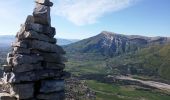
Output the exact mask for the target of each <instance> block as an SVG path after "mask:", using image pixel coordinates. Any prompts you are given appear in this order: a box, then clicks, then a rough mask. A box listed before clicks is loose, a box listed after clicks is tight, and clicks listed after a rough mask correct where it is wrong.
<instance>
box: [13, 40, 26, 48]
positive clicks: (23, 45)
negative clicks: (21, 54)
mask: <svg viewBox="0 0 170 100" xmlns="http://www.w3.org/2000/svg"><path fill="white" fill-rule="evenodd" d="M12 47H20V48H27V42H26V41H20V42H19V41H16V42H13V43H12Z"/></svg>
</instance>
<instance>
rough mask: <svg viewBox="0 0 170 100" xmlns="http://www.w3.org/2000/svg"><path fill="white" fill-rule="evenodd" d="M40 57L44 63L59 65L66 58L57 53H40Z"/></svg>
mask: <svg viewBox="0 0 170 100" xmlns="http://www.w3.org/2000/svg"><path fill="white" fill-rule="evenodd" d="M41 56H42V57H43V59H44V61H46V62H51V63H59V64H61V63H63V62H65V61H66V58H65V57H64V56H63V55H61V54H58V53H41Z"/></svg>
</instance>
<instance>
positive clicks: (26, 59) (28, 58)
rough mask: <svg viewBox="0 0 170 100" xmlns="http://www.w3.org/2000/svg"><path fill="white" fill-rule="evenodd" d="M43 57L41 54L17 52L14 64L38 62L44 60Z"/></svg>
mask: <svg viewBox="0 0 170 100" xmlns="http://www.w3.org/2000/svg"><path fill="white" fill-rule="evenodd" d="M42 60H43V58H42V57H41V56H39V55H22V54H16V55H15V56H14V57H13V65H14V66H17V65H21V64H36V63H38V62H40V61H42Z"/></svg>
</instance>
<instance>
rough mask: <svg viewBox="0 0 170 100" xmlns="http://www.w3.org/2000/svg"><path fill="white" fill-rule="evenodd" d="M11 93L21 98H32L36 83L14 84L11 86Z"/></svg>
mask: <svg viewBox="0 0 170 100" xmlns="http://www.w3.org/2000/svg"><path fill="white" fill-rule="evenodd" d="M10 94H11V95H13V96H15V97H17V98H18V99H19V100H21V99H30V98H33V96H34V84H33V83H31V84H13V85H11V88H10Z"/></svg>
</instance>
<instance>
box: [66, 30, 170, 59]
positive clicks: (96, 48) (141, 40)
mask: <svg viewBox="0 0 170 100" xmlns="http://www.w3.org/2000/svg"><path fill="white" fill-rule="evenodd" d="M166 43H170V38H168V37H146V36H139V35H123V34H116V33H112V32H107V31H103V32H101V33H100V34H98V35H96V36H94V37H90V38H88V39H84V40H81V41H79V42H76V43H73V44H70V45H67V46H65V49H66V51H68V52H80V53H100V54H102V55H105V56H111V57H112V56H117V55H120V54H124V53H128V52H131V51H136V50H139V49H140V48H143V47H148V46H151V45H159V44H166Z"/></svg>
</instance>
